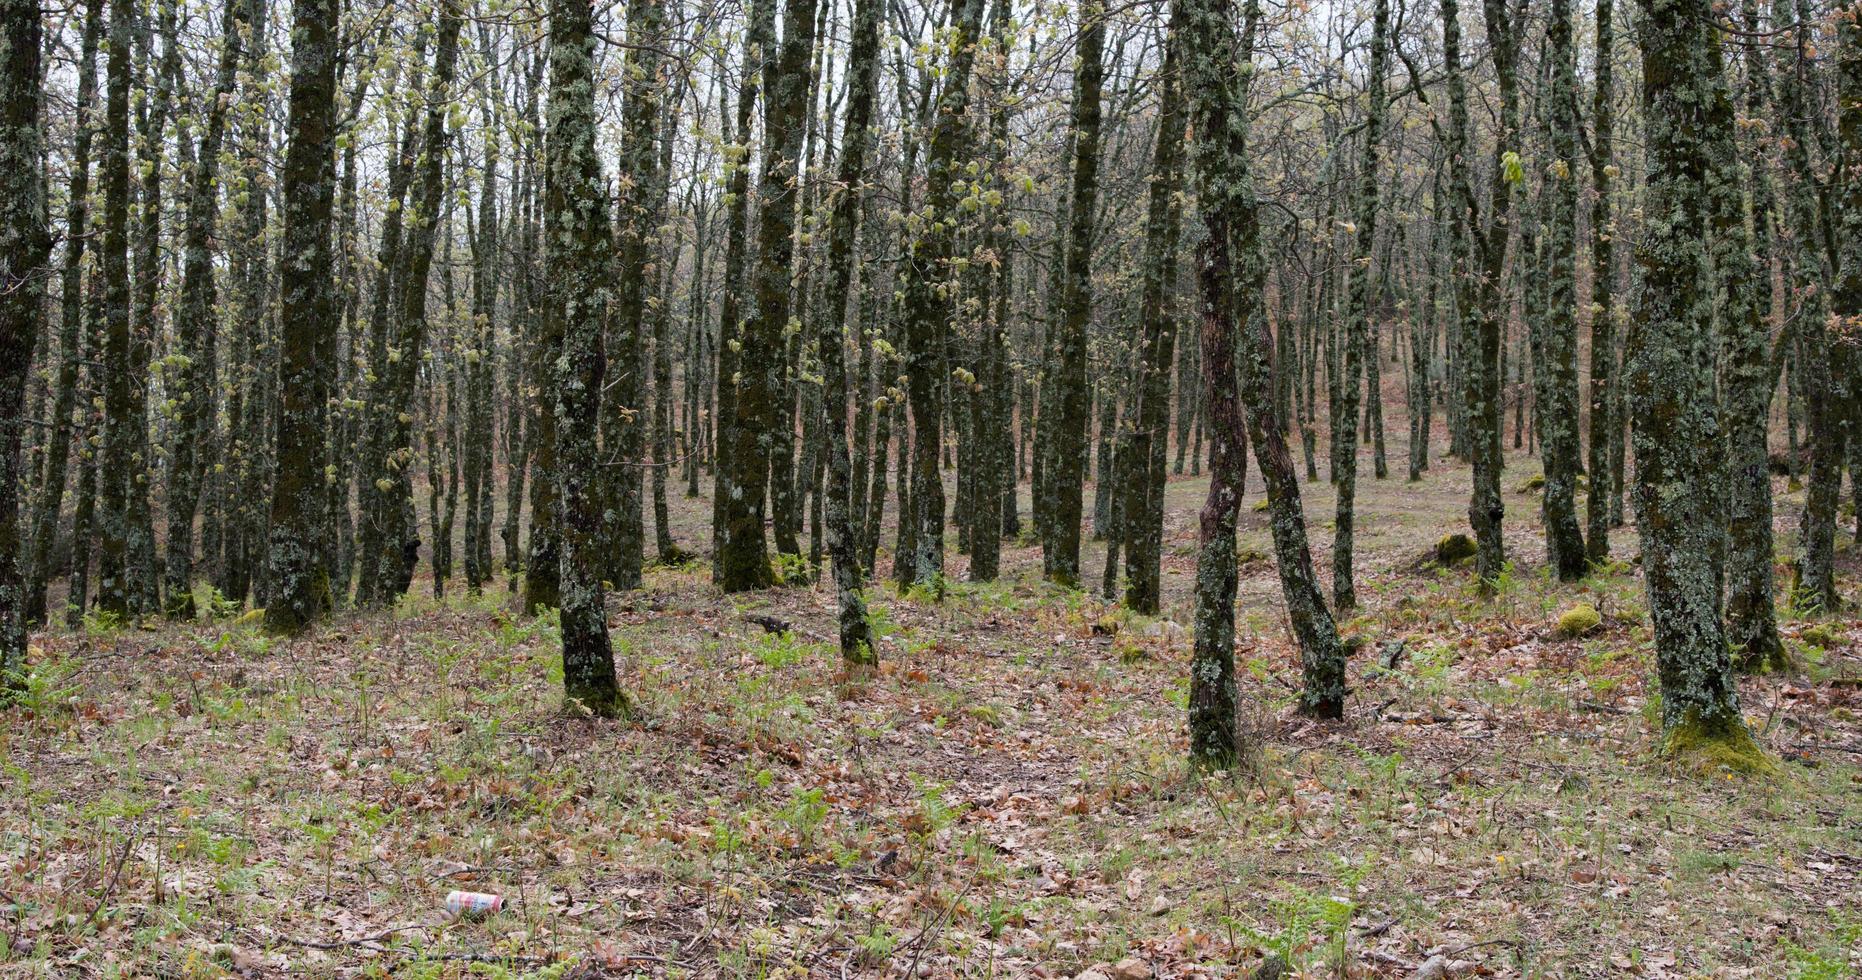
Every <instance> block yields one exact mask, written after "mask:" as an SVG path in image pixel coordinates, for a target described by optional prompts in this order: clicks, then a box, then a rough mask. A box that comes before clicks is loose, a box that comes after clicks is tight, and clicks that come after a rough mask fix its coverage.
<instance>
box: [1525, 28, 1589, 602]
mask: <svg viewBox="0 0 1862 980" xmlns="http://www.w3.org/2000/svg"><path fill="white" fill-rule="evenodd" d="M1546 13H1547V17H1548V23H1547V25H1546V40H1547V52H1546V53H1547V56H1548V57H1549V59H1550V61H1551V64H1550V65H1549V66H1548V67H1549V69H1550V79H1549V82H1550V87H1551V91H1550V92H1549V93H1547V96H1548V98H1547V103H1548V104H1547V105H1546V107H1545V109H1544V113H1545V124H1546V136H1547V139H1548V140H1549V143H1550V146H1549V147H1548V149H1549V151H1550V157H1551V160H1550V164H1549V166H1548V167H1547V168H1546V170H1545V173H1544V176H1543V181H1544V183H1543V190H1542V191H1541V193H1542V194H1543V195H1545V197H1546V201H1545V215H1546V221H1545V228H1544V229H1543V234H1544V237H1545V257H1546V268H1545V269H1544V280H1543V282H1544V287H1545V303H1544V306H1543V308H1542V309H1541V310H1539V311H1538V312H1537V313H1536V314H1531V315H1536V317H1537V319H1538V323H1539V325H1540V327H1539V334H1540V344H1541V347H1542V354H1543V360H1542V361H1537V362H1535V364H1534V366H1533V367H1534V370H1533V378H1534V380H1535V381H1536V382H1537V387H1538V391H1537V396H1538V397H1537V408H1536V412H1537V418H1538V426H1539V431H1540V432H1541V433H1542V435H1541V450H1540V454H1539V455H1540V459H1541V460H1543V462H1544V465H1545V493H1544V496H1543V497H1542V498H1541V500H1542V502H1543V506H1544V518H1545V552H1546V564H1548V565H1550V566H1551V567H1552V569H1553V571H1554V572H1555V573H1556V574H1557V575H1558V578H1559V580H1561V581H1565V582H1570V581H1575V580H1576V579H1580V578H1583V577H1584V573H1585V571H1586V570H1587V569H1588V567H1589V563H1588V561H1587V560H1586V555H1585V551H1584V531H1583V528H1582V527H1581V526H1580V525H1579V524H1578V514H1577V500H1576V493H1577V478H1578V473H1579V471H1580V468H1581V466H1582V462H1581V458H1582V457H1581V453H1582V449H1581V447H1580V446H1579V442H1578V336H1577V329H1578V327H1577V245H1578V241H1577V205H1578V174H1577V167H1578V163H1579V161H1578V140H1577V137H1578V132H1577V130H1578V103H1577V97H1578V94H1577V87H1578V83H1577V45H1576V44H1574V43H1573V42H1572V34H1571V2H1570V0H1552V3H1551V5H1550V7H1549V9H1548V10H1547V12H1546ZM1605 356H1606V357H1607V356H1608V354H1607V352H1606V354H1605Z"/></svg>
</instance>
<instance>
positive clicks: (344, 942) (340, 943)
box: [278, 926, 427, 949]
mask: <svg viewBox="0 0 1862 980" xmlns="http://www.w3.org/2000/svg"><path fill="white" fill-rule="evenodd" d="M426 928H427V927H426V926H395V927H394V928H392V929H384V930H382V931H381V932H377V933H373V934H371V935H367V936H358V937H356V938H355V939H338V940H335V941H332V942H317V941H313V940H309V939H299V938H297V937H296V936H279V937H278V938H280V939H282V940H284V941H285V942H287V943H290V944H291V945H293V946H302V947H304V948H305V949H347V948H349V947H351V946H363V945H367V944H368V943H374V942H380V941H381V940H383V939H386V938H388V937H389V936H392V935H394V934H395V933H397V932H424V931H426Z"/></svg>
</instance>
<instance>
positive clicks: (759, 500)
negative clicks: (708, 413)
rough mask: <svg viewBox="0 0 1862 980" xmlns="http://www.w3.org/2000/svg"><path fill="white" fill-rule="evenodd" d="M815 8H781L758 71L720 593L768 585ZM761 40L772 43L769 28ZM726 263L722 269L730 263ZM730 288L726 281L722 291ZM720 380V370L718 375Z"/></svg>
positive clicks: (807, 4)
mask: <svg viewBox="0 0 1862 980" xmlns="http://www.w3.org/2000/svg"><path fill="white" fill-rule="evenodd" d="M771 2H773V0H771ZM814 8H815V5H814V2H813V0H788V2H787V3H785V6H784V13H783V24H784V27H783V39H782V45H781V49H780V51H779V52H778V53H777V54H776V55H775V57H774V58H773V60H771V61H770V62H769V64H768V65H767V66H766V68H765V70H764V73H763V74H764V75H765V79H764V80H765V81H766V82H767V83H768V86H769V97H768V98H767V99H766V100H765V105H764V110H763V130H764V132H765V133H768V134H770V136H771V138H770V139H767V140H765V145H764V148H763V151H764V152H763V178H762V180H761V182H760V183H759V184H758V187H757V195H758V212H759V214H758V219H759V220H758V222H757V254H756V269H755V274H754V277H753V281H752V292H751V298H752V300H753V301H754V303H755V305H754V306H753V307H752V308H751V310H750V312H749V315H748V316H745V317H743V318H742V322H741V324H738V325H736V326H734V327H733V332H734V333H738V334H740V336H738V337H735V338H733V340H732V341H731V343H732V344H733V345H734V346H735V347H736V349H737V353H736V355H735V357H734V359H733V360H734V363H733V370H732V371H731V372H730V373H731V374H733V375H737V376H738V381H737V385H736V393H735V396H734V397H733V398H732V412H731V425H730V429H729V433H728V438H727V437H726V435H725V434H723V431H722V430H720V436H719V440H718V441H719V446H720V449H723V448H724V447H726V446H728V451H727V452H723V453H721V462H720V469H721V471H728V477H727V479H728V481H729V483H728V488H727V489H725V490H721V491H719V493H721V494H724V496H723V497H722V498H721V499H722V500H723V507H724V521H723V526H722V530H723V534H722V536H721V537H720V539H719V542H718V548H717V561H716V576H717V580H718V584H719V585H720V586H721V587H722V588H723V589H724V591H726V592H740V591H744V590H747V589H760V588H767V587H768V586H769V585H770V584H771V583H772V581H773V580H774V577H775V574H774V572H773V570H772V569H771V567H770V560H769V542H768V536H767V533H766V529H765V526H764V523H765V522H764V511H763V505H764V498H765V495H766V494H767V493H768V491H769V466H770V455H771V452H772V451H773V448H774V445H775V443H774V440H775V434H774V431H773V429H774V427H775V426H776V425H777V424H778V423H777V416H778V412H777V405H776V398H777V390H778V388H779V386H780V384H781V380H780V378H779V377H778V376H777V374H778V372H780V371H781V370H782V364H783V362H784V360H783V356H782V348H783V338H784V331H785V330H786V329H787V328H788V324H789V277H790V275H791V272H792V269H791V263H792V260H793V259H794V254H795V246H794V234H793V233H794V230H795V205H796V200H795V197H796V189H797V188H796V183H797V182H796V180H795V175H796V168H797V157H798V156H799V155H800V150H801V138H802V125H801V124H802V114H803V113H804V112H806V111H807V106H808V78H807V66H808V55H809V52H810V51H811V49H812V47H813V40H814V39H813V36H812V35H813V31H814V22H815V16H814ZM771 15H772V16H773V6H772V7H771ZM753 36H754V35H753ZM766 36H767V37H768V38H769V39H770V40H771V41H773V36H774V30H773V29H771V30H770V31H769V32H768V34H767V35H766ZM748 43H749V42H748V41H747V42H746V44H748ZM760 47H761V46H759V48H760ZM741 113H742V109H741V108H740V123H742V126H740V129H739V134H738V135H739V138H740V139H745V140H747V139H748V122H749V119H748V116H747V115H742V114H741ZM726 261H727V264H728V261H729V260H728V258H727V260H726ZM726 278H727V280H728V278H729V273H728V271H727V273H726ZM731 288H732V287H731V285H730V284H728V282H727V285H726V286H725V289H726V291H727V293H728V292H729V291H730V290H731ZM724 376H725V372H724V371H723V370H722V369H720V371H719V377H720V378H722V377H724ZM785 417H786V416H785Z"/></svg>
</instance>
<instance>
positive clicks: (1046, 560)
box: [1036, 0, 1106, 584]
mask: <svg viewBox="0 0 1862 980" xmlns="http://www.w3.org/2000/svg"><path fill="white" fill-rule="evenodd" d="M1105 44H1106V11H1105V5H1104V4H1103V3H1100V2H1098V0H1089V2H1087V3H1085V4H1083V5H1082V6H1081V7H1080V47H1079V70H1078V73H1077V76H1076V78H1075V80H1074V93H1073V122H1072V129H1071V133H1070V137H1071V139H1072V142H1073V176H1072V182H1071V186H1072V188H1073V195H1072V198H1071V200H1070V201H1069V202H1068V206H1067V216H1068V217H1067V237H1066V253H1065V261H1064V264H1063V265H1064V271H1063V273H1062V280H1061V295H1060V304H1061V305H1060V321H1059V322H1058V323H1057V324H1056V325H1055V328H1054V329H1055V336H1054V338H1053V340H1052V346H1053V351H1054V358H1053V363H1052V364H1051V365H1050V367H1049V373H1048V378H1047V381H1046V383H1045V384H1043V385H1042V386H1041V393H1042V403H1041V415H1040V418H1039V421H1038V424H1039V425H1040V427H1041V430H1042V435H1041V437H1040V439H1039V444H1040V445H1044V446H1045V447H1046V449H1047V454H1046V457H1045V459H1046V462H1045V464H1044V466H1043V474H1042V479H1041V480H1040V481H1039V494H1040V497H1041V499H1040V500H1038V501H1037V503H1036V507H1037V509H1039V510H1042V511H1044V512H1045V513H1046V514H1047V517H1046V519H1045V520H1043V521H1038V522H1037V523H1039V524H1040V525H1041V527H1042V529H1043V531H1044V535H1043V538H1042V541H1041V564H1042V567H1043V568H1044V569H1045V570H1046V573H1047V577H1048V578H1050V579H1053V580H1055V581H1057V582H1064V583H1069V584H1073V583H1077V582H1078V581H1079V578H1080V517H1081V501H1082V498H1083V496H1084V495H1085V485H1086V437H1087V429H1088V427H1089V426H1090V425H1091V420H1090V417H1089V411H1088V410H1089V408H1090V407H1091V406H1090V405H1089V404H1088V401H1089V399H1088V393H1087V388H1086V327H1087V321H1088V319H1089V318H1090V317H1091V316H1092V307H1093V285H1092V260H1093V224H1094V219H1095V217H1096V209H1097V202H1098V196H1099V128H1100V103H1101V97H1102V95H1103V88H1104V85H1105Z"/></svg>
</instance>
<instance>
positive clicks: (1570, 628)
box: [1555, 602, 1603, 639]
mask: <svg viewBox="0 0 1862 980" xmlns="http://www.w3.org/2000/svg"><path fill="white" fill-rule="evenodd" d="M1602 622H1603V615H1602V614H1601V613H1599V612H1597V607H1596V606H1593V605H1591V604H1590V603H1588V602H1580V603H1578V604H1577V605H1575V606H1572V607H1571V608H1569V609H1567V610H1565V611H1564V612H1563V613H1561V614H1559V616H1558V625H1557V627H1556V628H1555V629H1556V632H1557V634H1558V635H1559V636H1562V637H1565V638H1567V639H1569V638H1571V637H1574V636H1583V635H1584V634H1586V633H1589V632H1590V631H1591V630H1594V629H1596V628H1597V627H1598V626H1599V625H1600V624H1601V623H1602Z"/></svg>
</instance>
